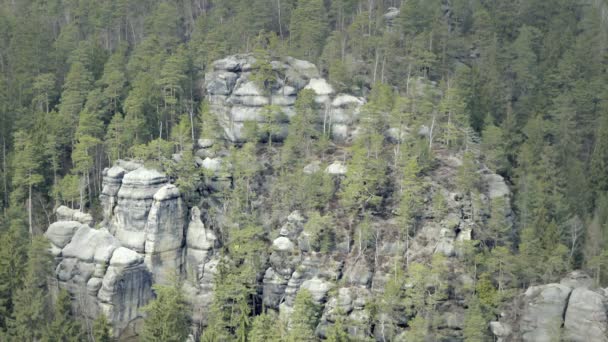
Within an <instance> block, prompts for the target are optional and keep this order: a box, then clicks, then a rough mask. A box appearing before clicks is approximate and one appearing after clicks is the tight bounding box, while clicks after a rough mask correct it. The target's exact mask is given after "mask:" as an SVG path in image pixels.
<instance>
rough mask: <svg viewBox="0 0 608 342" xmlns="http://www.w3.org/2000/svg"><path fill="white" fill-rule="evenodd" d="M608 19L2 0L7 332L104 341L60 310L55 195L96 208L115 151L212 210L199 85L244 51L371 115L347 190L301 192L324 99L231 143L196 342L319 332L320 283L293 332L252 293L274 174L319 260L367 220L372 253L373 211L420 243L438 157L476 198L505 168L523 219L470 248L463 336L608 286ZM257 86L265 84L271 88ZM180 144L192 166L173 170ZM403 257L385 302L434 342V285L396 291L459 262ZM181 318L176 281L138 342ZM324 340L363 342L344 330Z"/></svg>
mask: <svg viewBox="0 0 608 342" xmlns="http://www.w3.org/2000/svg"><path fill="white" fill-rule="evenodd" d="M393 8H399V9H400V11H399V14H398V15H396V10H395V9H393ZM606 13H608V4H606V3H605V2H603V1H602V0H551V1H547V0H517V1H514V0H408V1H400V0H179V1H159V0H133V1H126V0H104V1H95V0H63V1H62V0H46V1H41V0H18V1H15V0H12V1H9V0H0V144H1V145H2V146H1V147H0V148H1V149H2V152H1V153H0V160H1V162H0V182H1V184H0V189H1V190H0V191H1V193H2V196H1V198H0V208H1V210H2V211H1V213H0V246H1V247H0V340H7V341H80V340H87V339H88V340H89V341H93V340H94V341H110V340H111V339H110V335H109V332H108V326H107V322H105V320H104V318H103V317H101V318H100V319H99V320H98V321H96V322H95V324H94V326H91V327H85V326H84V325H82V324H81V323H80V322H79V321H78V320H77V319H75V318H74V317H72V314H71V313H70V307H69V298H67V297H66V296H67V295H66V294H65V293H64V292H60V293H59V295H58V296H56V297H57V298H56V300H54V301H53V302H54V303H52V302H51V300H50V296H49V292H48V286H49V285H48V283H47V281H46V279H47V277H48V276H49V274H50V273H51V272H52V267H51V264H52V258H51V257H50V255H49V254H48V253H47V252H46V248H44V244H45V242H44V239H43V238H42V237H41V234H42V233H43V232H44V231H45V229H46V227H47V226H48V225H49V224H50V223H51V222H53V220H54V217H53V210H54V208H56V207H58V206H59V205H61V204H63V205H67V206H69V207H72V208H76V209H80V210H83V211H86V212H91V213H93V215H95V216H99V215H100V208H99V200H98V197H99V194H100V191H101V180H102V171H103V169H104V168H105V167H108V166H110V165H112V163H113V162H114V161H115V160H117V159H119V158H135V159H139V160H144V161H146V163H148V164H149V165H154V166H156V167H159V168H162V169H163V170H164V171H165V172H167V173H168V174H170V175H171V176H172V177H174V179H176V183H177V185H178V186H179V187H180V190H181V191H182V193H183V195H184V197H185V199H186V200H187V201H189V202H191V203H195V202H196V201H198V200H199V199H200V196H201V194H200V193H197V192H196V191H195V184H196V183H197V182H198V181H199V180H200V179H202V178H204V177H206V175H205V174H204V173H203V172H201V171H198V170H197V169H195V168H194V167H193V165H192V160H193V159H192V158H193V156H192V155H193V143H194V142H195V141H196V140H197V139H199V138H214V139H219V138H221V132H220V131H221V130H219V129H218V127H217V123H216V122H214V117H213V114H212V113H210V111H209V108H208V104H207V103H206V100H205V97H204V92H203V90H202V81H201V80H202V79H203V78H204V74H205V72H206V71H208V69H209V67H210V65H211V62H213V61H214V60H216V59H219V58H223V57H225V56H227V55H229V54H234V53H253V54H255V55H256V56H259V57H262V59H263V58H272V57H277V56H287V55H289V56H293V57H296V58H300V59H304V60H308V61H311V62H313V63H315V64H317V65H318V66H319V68H320V70H321V71H322V74H323V75H324V76H325V77H327V79H328V80H329V81H330V82H331V84H332V85H333V86H334V87H335V88H336V89H338V90H339V91H342V92H348V93H352V94H356V95H358V96H365V97H366V98H367V104H366V105H365V106H364V109H363V111H362V117H361V126H362V133H361V134H360V135H358V136H357V139H356V140H355V141H354V142H353V144H352V145H350V146H347V147H340V148H339V151H340V153H343V154H344V156H345V157H344V158H347V160H348V166H349V172H348V174H347V176H346V178H345V179H344V180H343V181H342V182H341V184H340V186H339V188H334V186H335V184H334V182H332V180H331V179H327V178H324V177H320V178H315V179H311V180H310V181H309V182H308V183H306V184H302V182H300V179H301V178H300V176H301V173H298V172H299V171H297V170H301V169H302V167H303V166H304V165H306V164H307V163H308V162H309V161H310V160H311V157H312V156H313V155H316V156H320V155H324V154H326V153H335V152H336V146H334V144H333V143H332V142H331V140H330V139H329V138H330V137H328V136H327V135H326V134H325V133H324V132H319V131H318V130H316V129H315V128H314V126H313V125H312V123H311V116H312V114H311V111H312V107H313V106H314V101H313V100H312V95H310V96H309V95H307V94H303V95H301V96H299V97H298V103H297V104H296V108H297V115H296V117H295V119H294V120H293V121H292V123H291V126H290V131H289V135H288V137H287V139H286V140H285V141H284V142H277V143H275V142H273V141H272V139H264V137H267V136H269V135H270V136H272V134H273V133H272V132H273V129H274V128H273V127H271V125H268V126H267V127H266V126H265V127H258V128H252V129H251V132H250V134H251V136H252V137H254V138H252V140H253V141H255V138H257V137H260V139H259V142H258V143H255V142H249V143H246V144H243V145H240V146H233V147H230V151H231V155H230V158H231V163H232V165H233V166H234V170H233V186H232V187H231V189H229V190H226V191H225V193H222V194H221V196H222V198H223V199H224V201H225V202H224V203H225V205H224V207H225V210H226V215H227V216H228V217H229V218H230V222H231V223H233V225H231V226H230V227H232V228H226V229H225V230H223V232H222V233H223V234H224V235H225V236H223V240H224V241H230V242H229V243H225V244H224V246H223V250H224V253H226V255H228V256H229V257H230V259H231V260H232V261H231V262H227V263H226V264H225V265H223V266H222V267H223V269H222V271H221V272H220V274H221V276H220V277H219V279H218V280H217V281H218V285H217V289H218V290H217V291H216V295H215V296H216V298H215V305H214V310H213V312H212V313H210V317H211V318H210V320H211V322H212V323H211V324H210V326H209V327H208V328H207V329H206V330H205V331H204V333H203V334H202V337H201V340H202V341H224V340H236V339H237V338H238V340H239V341H246V340H249V341H271V340H293V341H301V340H314V337H313V336H314V331H313V329H314V326H315V324H316V323H315V319H318V316H319V312H318V309H317V308H316V307H315V304H314V303H313V302H312V300H311V299H310V298H309V296H310V295H309V294H307V293H306V292H305V291H301V295H298V297H297V300H296V304H295V305H296V306H295V311H294V313H293V316H292V320H291V324H290V325H291V327H290V329H289V330H288V331H287V330H285V329H281V328H277V329H275V328H274V327H275V326H277V325H275V321H276V317H274V316H273V314H272V313H264V312H261V310H260V308H259V307H256V306H255V305H251V304H250V298H251V296H253V295H254V292H255V289H253V288H252V287H249V286H247V284H250V283H252V282H255V278H256V272H258V271H257V268H259V265H258V264H257V263H260V262H262V257H261V255H262V254H263V253H261V252H260V251H262V250H264V249H265V248H267V247H266V246H267V244H268V243H267V242H268V240H267V239H268V237H267V235H266V232H265V227H264V225H263V224H262V222H261V219H260V216H261V215H260V213H259V211H260V210H262V208H259V207H256V205H257V204H256V203H259V202H260V201H259V200H258V199H257V198H255V195H253V197H251V196H250V195H249V194H250V193H253V194H255V193H256V191H255V189H256V187H259V186H260V185H259V177H261V176H263V174H264V173H266V175H267V174H268V170H269V169H271V170H272V171H271V172H272V174H273V175H274V176H275V177H276V179H275V180H274V181H273V183H272V186H271V188H270V189H269V190H268V194H267V195H268V196H269V197H270V198H272V201H267V203H273V204H272V206H271V207H267V208H263V210H264V211H266V212H270V213H271V214H270V216H271V220H272V221H273V222H278V220H280V219H282V218H284V217H285V216H286V214H289V212H290V211H291V210H294V209H300V210H302V211H303V212H305V213H306V215H307V216H308V217H309V218H311V219H310V222H312V223H309V225H310V227H309V228H310V229H311V231H312V232H314V233H315V234H316V235H315V236H316V246H317V248H318V250H331V249H332V248H333V245H335V243H334V241H335V239H336V236H337V235H338V234H342V231H351V232H354V231H355V229H357V233H352V235H353V236H354V238H353V239H354V240H356V242H355V243H357V244H359V245H360V246H361V245H362V242H361V239H362V238H361V236H362V233H361V231H362V230H366V232H365V234H367V236H369V237H368V240H370V241H371V236H372V235H373V232H372V231H370V229H371V228H370V226H369V224H368V225H367V226H366V222H368V223H369V220H373V218H374V217H375V216H378V217H381V216H382V217H386V216H395V217H397V219H398V220H399V222H400V224H401V227H402V229H403V231H402V232H399V236H400V238H402V239H407V238H409V236H410V235H413V234H415V226H416V225H415V221H416V217H417V208H419V207H420V206H421V205H424V204H422V203H420V201H419V199H417V196H416V195H417V194H418V193H419V191H420V187H421V186H422V185H421V183H422V181H421V180H422V179H423V177H424V176H425V173H426V172H427V171H428V170H429V169H431V168H432V167H433V160H434V158H435V157H434V155H435V154H436V153H442V152H444V151H454V152H459V153H463V155H464V158H463V160H464V163H463V166H462V172H460V173H459V176H458V177H459V179H458V184H459V187H460V190H462V192H463V193H466V194H467V195H468V196H475V194H476V192H477V190H476V181H477V180H476V178H475V173H474V172H472V170H473V166H472V163H473V159H474V158H481V159H482V161H483V162H484V163H485V165H487V166H488V167H489V168H490V169H492V170H494V171H495V172H498V173H499V174H501V175H503V176H504V177H505V178H506V179H507V180H508V182H509V184H510V185H511V186H512V190H513V192H514V196H513V202H512V203H511V206H512V207H513V210H514V213H515V214H514V220H515V221H514V226H513V228H512V229H511V227H510V226H508V225H507V224H506V223H504V222H489V223H488V224H487V228H486V229H484V230H483V232H482V233H481V234H479V235H478V236H477V239H478V240H477V241H476V244H474V245H471V250H472V251H471V255H470V258H469V259H470V260H468V259H467V261H466V263H468V264H467V265H469V266H468V267H469V268H474V269H475V275H476V279H478V282H477V286H476V288H475V289H473V290H472V291H471V303H472V304H471V305H469V309H468V310H467V320H466V322H465V323H466V324H467V328H465V330H464V334H465V336H467V340H468V341H485V340H486V339H487V338H488V335H487V334H488V332H487V328H485V324H486V323H485V322H487V321H488V320H490V319H491V318H492V317H494V315H495V314H496V313H497V308H499V307H500V305H501V303H503V302H504V301H506V300H508V299H509V298H511V297H512V296H513V293H515V291H516V290H517V289H521V288H525V287H527V286H528V285H530V284H536V283H541V282H549V281H554V280H556V279H559V276H560V275H562V274H564V272H566V271H567V270H570V269H576V268H582V269H585V270H587V271H588V272H589V273H590V274H592V275H593V277H594V278H595V281H596V282H597V283H598V284H600V285H603V286H606V285H607V284H608V70H607V68H608V50H607V48H608V15H607V14H606ZM393 14H395V15H393ZM260 69H261V70H264V67H263V66H262V67H261V68H260ZM258 76H259V79H260V81H261V84H264V80H265V77H271V76H269V75H265V74H263V73H260V74H259V75H258ZM418 80H426V81H424V82H427V83H430V82H433V83H432V84H434V86H433V87H430V86H429V87H417V85H418V84H421V82H422V83H424V82H423V81H418ZM271 110H272V108H270V109H269V111H271ZM429 118H432V121H431V119H429ZM431 122H432V123H433V125H434V126H433V128H434V130H433V131H431V134H430V135H429V138H428V139H418V138H412V139H411V140H407V141H406V142H404V143H403V146H402V145H401V144H389V143H388V142H386V141H385V140H384V138H383V135H382V134H383V132H384V130H385V129H386V128H387V127H405V126H408V127H419V126H420V125H422V124H425V125H429V124H430V123H431ZM413 135H414V136H415V134H413ZM178 152H179V153H182V155H183V156H184V158H182V161H181V162H179V163H177V164H176V163H169V162H167V161H168V160H170V159H171V155H172V154H173V153H178ZM262 161H263V162H262ZM268 165H271V167H269V166H268ZM252 189H254V190H252ZM260 191H261V190H260ZM437 202H438V203H441V201H440V200H438V201H437ZM502 207H504V205H503V206H502ZM386 208H392V209H390V210H389V209H386ZM437 210H438V211H441V207H440V205H438V208H437ZM493 210H502V209H501V206H500V205H496V206H493ZM235 227H236V228H235ZM333 227H340V228H341V229H340V231H338V230H334V228H333ZM507 227H508V229H507ZM336 229H337V228H336ZM228 237H229V238H228ZM357 237H358V238H357ZM357 239H359V240H358V241H357ZM366 243H367V242H366ZM368 248H369V249H370V250H371V249H373V244H370V246H369V247H368ZM361 249H363V248H362V247H361ZM438 259H439V258H438ZM406 263H407V261H406V260H402V264H403V265H405V264H406ZM407 266H408V267H403V272H400V273H399V277H400V278H399V280H398V279H397V274H396V275H395V284H393V285H394V286H392V288H389V289H388V290H387V291H386V292H385V294H384V296H395V297H394V298H399V300H403V301H406V302H407V303H408V307H411V308H413V309H412V310H414V312H417V313H418V314H417V315H416V319H415V320H414V321H413V322H412V323H411V325H410V327H411V335H410V336H411V340H412V341H418V340H421V341H422V340H424V336H425V335H428V336H432V334H434V333H435V332H432V329H433V327H432V324H430V323H428V322H430V321H431V318H430V317H432V311H433V310H432V308H433V306H432V301H434V300H438V299H439V298H440V296H441V294H440V293H435V294H433V295H432V296H433V297H437V298H425V296H427V295H428V296H431V295H430V294H427V295H425V294H424V293H417V292H416V291H414V290H411V291H409V292H408V294H407V295H403V294H402V293H401V291H402V289H401V288H400V287H399V286H398V285H396V284H399V283H400V282H403V279H409V281H414V282H415V281H416V280H417V281H419V282H423V281H425V279H424V277H427V276H429V274H434V273H437V274H439V275H437V277H441V273H442V272H445V270H443V269H442V266H441V260H435V259H434V260H433V262H432V263H430V264H427V265H425V264H415V265H407ZM396 273H397V272H396ZM429 279H430V278H429ZM505 279H506V280H505ZM235 294H238V297H237V298H236V299H235ZM387 302H390V301H379V303H387ZM375 310H377V312H381V311H382V310H398V308H397V307H390V305H384V306H383V305H381V304H378V306H377V307H376V309H375ZM186 311H187V310H186V307H185V304H184V300H183V298H182V294H180V293H179V291H178V289H177V287H159V288H157V300H155V301H153V302H152V303H151V304H150V305H149V306H148V307H147V312H148V318H147V321H146V327H145V329H144V340H146V341H161V340H162V341H183V340H184V339H185V337H186V336H187V335H188V315H187V314H186ZM168 313H171V314H168ZM254 317H255V318H254ZM336 326H338V324H336ZM429 334H431V335H429ZM155 336H156V337H155ZM427 338H428V337H427ZM329 340H331V341H347V340H348V338H347V336H346V335H345V334H344V332H343V331H342V330H341V328H340V327H339V326H338V327H337V328H336V329H334V331H332V332H331V333H330V335H329ZM437 340H438V339H437Z"/></svg>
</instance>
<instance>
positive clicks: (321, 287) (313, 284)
mask: <svg viewBox="0 0 608 342" xmlns="http://www.w3.org/2000/svg"><path fill="white" fill-rule="evenodd" d="M332 286H333V285H332V284H331V283H330V282H328V281H326V280H323V279H320V278H317V277H314V278H312V279H309V280H306V281H304V282H303V283H302V285H301V286H300V288H301V289H306V290H308V291H309V292H310V294H311V295H312V299H313V300H314V301H315V302H317V303H324V302H325V300H326V298H327V292H329V290H330V289H331V288H332Z"/></svg>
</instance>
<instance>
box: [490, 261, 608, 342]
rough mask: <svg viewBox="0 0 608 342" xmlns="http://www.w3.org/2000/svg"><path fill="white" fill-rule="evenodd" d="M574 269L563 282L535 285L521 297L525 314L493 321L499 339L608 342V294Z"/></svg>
mask: <svg viewBox="0 0 608 342" xmlns="http://www.w3.org/2000/svg"><path fill="white" fill-rule="evenodd" d="M591 284H592V282H591V278H589V276H587V275H586V274H584V273H582V272H580V271H574V272H572V273H571V274H569V275H568V276H567V277H565V278H564V279H563V280H562V281H561V282H560V284H546V285H539V286H532V287H530V288H528V289H527V290H526V292H525V293H524V294H523V295H522V297H521V302H522V304H521V310H522V311H523V312H522V315H521V317H519V318H517V317H516V318H515V319H513V317H506V318H505V321H504V322H502V321H501V322H492V323H491V324H490V328H491V330H492V332H493V333H494V335H495V336H496V337H497V338H498V340H499V341H518V340H522V341H541V342H542V341H576V342H578V341H581V342H582V341H598V342H602V341H608V297H607V296H606V292H605V290H602V289H595V290H594V289H592V288H591Z"/></svg>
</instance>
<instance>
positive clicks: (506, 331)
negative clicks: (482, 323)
mask: <svg viewBox="0 0 608 342" xmlns="http://www.w3.org/2000/svg"><path fill="white" fill-rule="evenodd" d="M490 330H491V331H492V334H494V336H496V337H497V338H498V341H499V342H502V341H507V338H508V337H509V336H511V332H512V329H511V326H510V325H509V324H507V323H502V322H490Z"/></svg>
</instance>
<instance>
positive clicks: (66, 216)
mask: <svg viewBox="0 0 608 342" xmlns="http://www.w3.org/2000/svg"><path fill="white" fill-rule="evenodd" d="M55 213H56V214H57V221H78V222H80V223H82V224H86V225H88V226H91V227H92V226H93V223H94V221H93V216H91V214H87V213H83V212H81V211H79V210H75V209H72V208H68V207H66V206H64V205H62V206H60V207H59V208H57V210H56V211H55Z"/></svg>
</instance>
